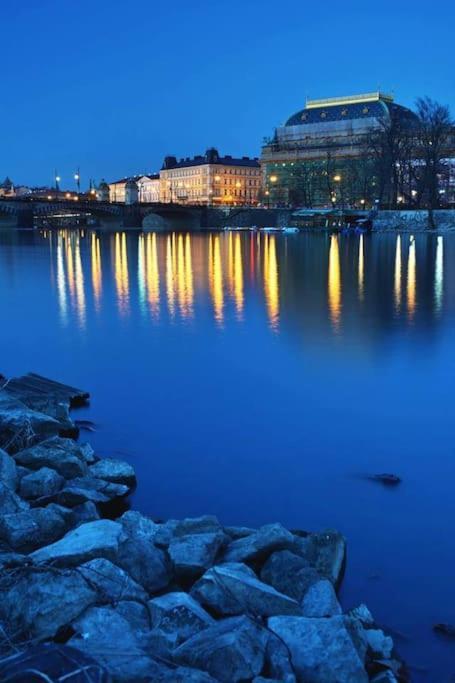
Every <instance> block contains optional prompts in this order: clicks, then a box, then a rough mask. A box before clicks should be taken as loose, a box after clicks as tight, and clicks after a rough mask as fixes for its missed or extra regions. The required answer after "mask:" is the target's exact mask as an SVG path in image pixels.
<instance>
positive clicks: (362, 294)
mask: <svg viewBox="0 0 455 683" xmlns="http://www.w3.org/2000/svg"><path fill="white" fill-rule="evenodd" d="M364 298H365V256H364V253H363V235H360V239H359V299H360V301H363V299H364Z"/></svg>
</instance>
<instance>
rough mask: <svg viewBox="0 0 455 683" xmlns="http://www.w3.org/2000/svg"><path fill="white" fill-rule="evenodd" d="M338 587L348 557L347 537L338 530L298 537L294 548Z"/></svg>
mask: <svg viewBox="0 0 455 683" xmlns="http://www.w3.org/2000/svg"><path fill="white" fill-rule="evenodd" d="M293 552H295V553H296V554H298V555H301V556H302V557H303V558H304V559H305V560H307V562H308V564H309V565H310V566H312V567H314V568H315V569H316V571H317V572H318V573H319V574H320V575H321V576H323V577H325V578H326V579H329V581H331V582H332V583H333V584H334V585H335V586H336V587H338V586H339V584H340V582H341V579H342V576H343V571H344V565H345V559H346V539H345V538H344V536H342V535H341V534H340V533H339V532H338V531H330V530H329V531H323V532H321V533H318V534H307V535H305V536H301V537H296V541H295V545H294V550H293Z"/></svg>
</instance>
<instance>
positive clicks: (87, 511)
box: [71, 500, 100, 527]
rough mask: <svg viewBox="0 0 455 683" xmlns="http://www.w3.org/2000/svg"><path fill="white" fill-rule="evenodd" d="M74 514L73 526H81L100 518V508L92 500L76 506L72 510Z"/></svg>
mask: <svg viewBox="0 0 455 683" xmlns="http://www.w3.org/2000/svg"><path fill="white" fill-rule="evenodd" d="M71 514H72V524H71V525H72V526H73V527H76V526H79V525H80V524H85V522H94V521H95V520H96V519H99V518H100V515H99V512H98V508H97V507H96V505H95V503H93V502H92V501H91V500H87V501H86V502H85V503H81V504H80V505H76V506H75V507H73V508H72V509H71Z"/></svg>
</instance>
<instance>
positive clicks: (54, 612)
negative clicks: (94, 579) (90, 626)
mask: <svg viewBox="0 0 455 683" xmlns="http://www.w3.org/2000/svg"><path fill="white" fill-rule="evenodd" d="M11 584H12V585H11V586H10V588H9V589H5V590H3V591H2V600H1V601H0V617H1V618H2V619H3V623H4V625H5V626H6V628H7V631H8V636H10V637H13V636H14V637H17V638H18V639H19V640H20V639H21V638H23V637H26V638H27V639H30V638H32V639H37V640H44V639H46V638H53V637H54V636H55V634H56V633H57V632H58V630H59V629H60V628H61V627H63V626H66V625H68V624H69V623H70V622H71V621H72V620H73V619H76V618H77V617H78V616H79V615H80V614H81V613H82V612H83V611H84V610H85V609H86V608H87V607H88V606H89V605H91V604H93V603H95V601H96V599H97V594H96V592H95V591H94V590H93V589H92V588H90V586H89V585H88V583H87V581H86V580H85V579H84V577H83V576H82V575H81V574H80V573H79V572H77V571H75V570H56V569H54V568H46V569H42V568H33V567H26V568H25V569H24V570H20V569H18V570H16V572H15V573H14V577H12V579H11Z"/></svg>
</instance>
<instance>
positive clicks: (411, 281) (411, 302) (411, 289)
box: [407, 235, 416, 320]
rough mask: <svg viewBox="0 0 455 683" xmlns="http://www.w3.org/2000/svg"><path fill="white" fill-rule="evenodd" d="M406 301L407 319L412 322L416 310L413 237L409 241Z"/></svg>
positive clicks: (414, 246) (414, 247) (414, 245)
mask: <svg viewBox="0 0 455 683" xmlns="http://www.w3.org/2000/svg"><path fill="white" fill-rule="evenodd" d="M407 299H408V317H409V319H410V320H412V319H413V318H414V314H415V309H416V244H415V238H414V236H413V235H411V237H410V241H409V253H408V281H407Z"/></svg>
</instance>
